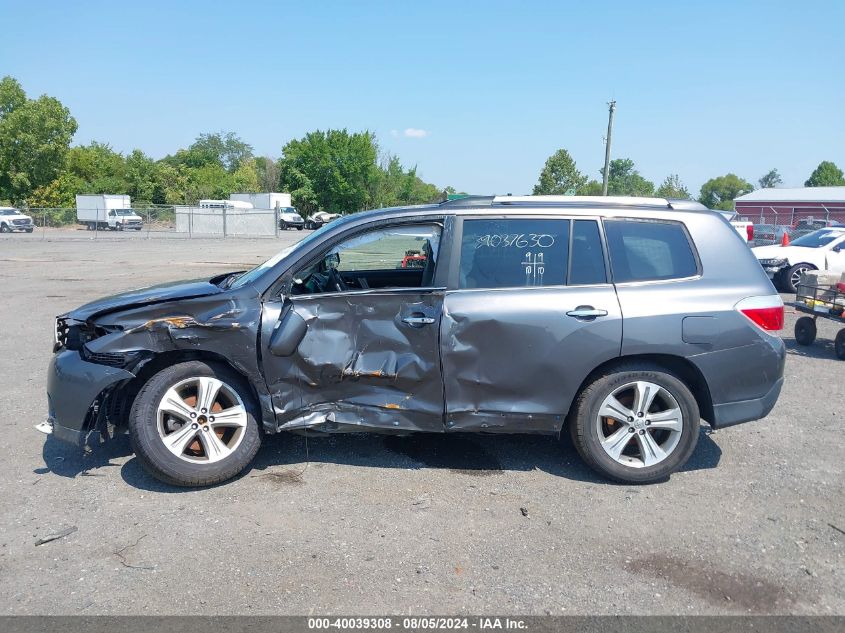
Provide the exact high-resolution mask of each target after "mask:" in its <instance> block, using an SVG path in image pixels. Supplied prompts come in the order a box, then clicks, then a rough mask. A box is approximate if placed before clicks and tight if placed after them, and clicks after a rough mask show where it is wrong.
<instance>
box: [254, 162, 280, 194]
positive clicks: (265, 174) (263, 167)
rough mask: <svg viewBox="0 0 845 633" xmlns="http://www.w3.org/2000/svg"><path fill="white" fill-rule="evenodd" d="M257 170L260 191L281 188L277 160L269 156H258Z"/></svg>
mask: <svg viewBox="0 0 845 633" xmlns="http://www.w3.org/2000/svg"><path fill="white" fill-rule="evenodd" d="M255 170H256V171H257V172H258V186H259V189H260V191H278V190H279V165H278V163H277V162H276V161H275V160H273V159H272V158H270V157H269V156H257V157H256V158H255Z"/></svg>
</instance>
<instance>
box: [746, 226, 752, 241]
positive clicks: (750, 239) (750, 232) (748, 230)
mask: <svg viewBox="0 0 845 633" xmlns="http://www.w3.org/2000/svg"><path fill="white" fill-rule="evenodd" d="M745 234H746V235H748V241H749V242H753V241H754V225H753V224H749V225H748V226H746V227H745Z"/></svg>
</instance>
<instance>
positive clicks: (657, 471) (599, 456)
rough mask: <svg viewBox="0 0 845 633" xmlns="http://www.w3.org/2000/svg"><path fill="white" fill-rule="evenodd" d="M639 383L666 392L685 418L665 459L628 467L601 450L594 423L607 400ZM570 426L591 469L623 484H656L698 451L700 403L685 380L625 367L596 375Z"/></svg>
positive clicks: (578, 400) (652, 370)
mask: <svg viewBox="0 0 845 633" xmlns="http://www.w3.org/2000/svg"><path fill="white" fill-rule="evenodd" d="M636 381H647V382H650V383H654V384H656V385H658V386H659V387H661V388H663V389H665V390H666V391H667V392H668V393H669V394H670V395H671V396H672V397H673V398H674V399H675V400H676V402H677V404H678V406H679V408H680V411H681V414H682V417H683V419H682V423H681V426H682V430H681V431H680V439H679V440H678V442H677V445H676V446H675V447H674V449H673V450H672V451H671V452H669V454H668V456H667V457H665V459H663V460H662V461H660V462H658V463H656V464H654V465H652V466H640V467H634V466H626V465H623V464H620V463H619V462H618V461H616V460H614V459H613V458H612V457H611V456H610V455H608V454H607V452H605V450H604V449H603V448H602V445H601V441H600V439H599V429H598V428H597V424H596V423H595V421H596V420H597V419H598V412H599V408H600V407H601V405H602V402H603V401H604V399H605V398H606V397H607V396H608V395H610V394H612V393H614V391H616V390H617V389H620V388H622V387H624V386H625V385H627V384H629V383H632V382H636ZM646 415H647V414H646ZM568 424H569V432H570V437H571V438H572V442H573V444H574V445H575V448H576V449H577V451H578V453H579V454H580V455H581V458H582V459H583V460H584V462H585V463H586V464H587V465H588V466H589V467H590V468H592V469H593V470H595V471H596V472H598V473H599V474H601V475H603V476H605V477H607V478H608V479H612V480H614V481H618V482H622V483H628V484H646V483H653V482H656V481H662V480H665V479H666V478H667V477H668V476H669V475H671V474H672V473H673V472H675V471H676V470H678V468H680V467H681V466H683V465H684V464H685V463H686V462H687V460H688V459H689V457H690V455H692V453H693V451H694V450H695V446H696V444H697V442H698V434H699V411H698V403H697V402H696V400H695V397H694V396H693V395H692V393H691V392H690V390H689V388H688V387H687V386H686V385H685V384H684V383H683V381H681V380H680V379H679V378H678V377H677V376H675V375H674V374H672V373H671V372H669V371H667V370H666V369H664V368H662V367H660V366H657V365H649V364H639V363H638V364H632V365H624V366H620V367H618V368H616V369H613V370H611V371H609V372H608V373H605V374H601V375H599V376H597V377H596V378H595V379H593V381H592V382H591V383H590V384H588V385H587V386H586V387H585V388H584V389H583V390H582V391H581V393H580V394H579V395H578V397H577V398H576V401H575V404H574V406H573V408H572V411H571V414H570V416H569V421H568ZM646 432H648V431H646ZM632 437H634V436H633V435H632ZM652 437H653V436H652Z"/></svg>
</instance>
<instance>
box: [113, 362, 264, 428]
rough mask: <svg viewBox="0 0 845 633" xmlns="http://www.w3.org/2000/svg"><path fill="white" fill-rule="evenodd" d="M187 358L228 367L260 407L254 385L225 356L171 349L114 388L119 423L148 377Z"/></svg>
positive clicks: (125, 416) (124, 422)
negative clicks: (117, 398) (241, 380)
mask: <svg viewBox="0 0 845 633" xmlns="http://www.w3.org/2000/svg"><path fill="white" fill-rule="evenodd" d="M189 360H205V361H210V362H214V363H218V364H221V365H226V366H227V367H229V368H230V369H231V370H232V371H234V372H235V373H236V374H238V375H239V376H241V378H243V380H244V384H246V385H247V386H248V387H249V390H250V393H251V394H252V397H253V398H254V402H255V406H256V408H260V403H261V401H260V400H259V398H258V392H257V391H256V390H255V386H254V385H253V384H252V381H251V380H250V379H249V377H248V376H247V375H246V374H245V373H244V372H243V371H241V370H240V369H238V368H237V367H236V366H234V365H233V364H232V363H231V362H230V361H229V360H228V359H227V358H226V357H225V356H221V355H220V354H215V353H214V352H209V351H205V350H171V351H167V352H161V353H159V354H156V355H155V356H153V357H152V358H151V359H150V360H148V361H147V362H146V363H144V364H143V365H141V369H140V370H139V371H138V373H137V374H136V375H135V378H133V379H132V380H130V381H129V382H127V383H126V384H125V385H124V386H123V388H122V389H120V390H116V393H115V394H114V395H115V396H118V397H119V402H118V403H116V404H115V405H114V406H115V407H116V409H115V411H119V412H120V414H119V418H120V420H119V423H120V425H121V426H125V425H126V424H127V423H128V416H129V411H130V410H131V409H132V403H133V402H134V401H135V397H136V396H137V395H138V392H139V391H141V388H142V387H143V386H144V385H145V384H146V383H147V381H148V380H149V379H150V378H152V377H153V376H155V375H156V374H157V373H158V372H159V371H161V370H162V369H164V368H165V367H170V366H171V365H176V364H178V363H184V362H186V361H189Z"/></svg>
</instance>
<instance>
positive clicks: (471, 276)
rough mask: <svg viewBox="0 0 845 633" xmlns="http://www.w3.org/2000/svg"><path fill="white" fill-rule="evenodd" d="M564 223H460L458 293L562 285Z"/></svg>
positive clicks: (566, 241)
mask: <svg viewBox="0 0 845 633" xmlns="http://www.w3.org/2000/svg"><path fill="white" fill-rule="evenodd" d="M568 259H569V220H544V219H530V218H529V219H512V220H502V219H499V220H464V223H463V237H462V239H461V271H460V282H459V287H460V288H520V287H534V286H560V285H564V284H565V283H566V265H567V262H568Z"/></svg>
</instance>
